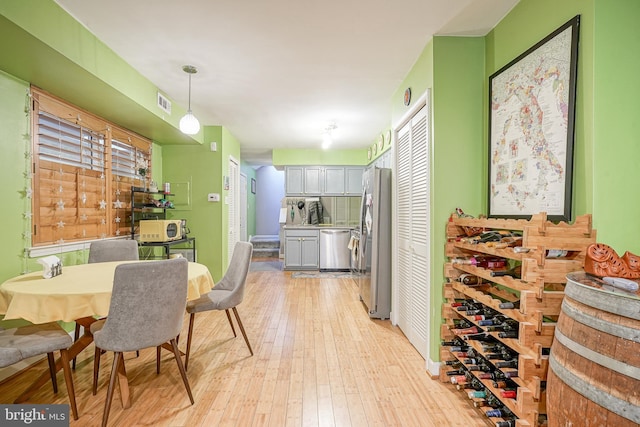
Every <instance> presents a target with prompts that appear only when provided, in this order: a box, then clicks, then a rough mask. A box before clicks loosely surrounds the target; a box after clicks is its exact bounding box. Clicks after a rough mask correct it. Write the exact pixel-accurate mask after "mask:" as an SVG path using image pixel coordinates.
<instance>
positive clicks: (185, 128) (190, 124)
mask: <svg viewBox="0 0 640 427" xmlns="http://www.w3.org/2000/svg"><path fill="white" fill-rule="evenodd" d="M182 71H184V72H185V73H187V74H189V107H188V109H187V114H185V115H184V116H183V117H182V118H181V119H180V131H181V132H182V133H185V134H187V135H195V134H196V133H198V132H199V131H200V122H199V121H198V119H196V116H194V115H193V113H192V112H191V75H192V74H195V73H197V72H198V70H197V69H196V67H194V66H193V65H185V66H183V67H182Z"/></svg>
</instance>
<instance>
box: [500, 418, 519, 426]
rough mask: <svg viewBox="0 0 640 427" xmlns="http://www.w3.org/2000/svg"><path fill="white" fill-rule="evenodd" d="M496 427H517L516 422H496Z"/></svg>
mask: <svg viewBox="0 0 640 427" xmlns="http://www.w3.org/2000/svg"><path fill="white" fill-rule="evenodd" d="M496 427H516V420H513V419H512V420H504V421H498V422H496Z"/></svg>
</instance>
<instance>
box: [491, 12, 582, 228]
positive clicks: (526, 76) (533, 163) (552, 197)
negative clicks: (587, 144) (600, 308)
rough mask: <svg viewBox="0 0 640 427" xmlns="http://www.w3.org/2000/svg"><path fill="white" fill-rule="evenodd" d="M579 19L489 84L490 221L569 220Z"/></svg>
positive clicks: (533, 47) (525, 54)
mask: <svg viewBox="0 0 640 427" xmlns="http://www.w3.org/2000/svg"><path fill="white" fill-rule="evenodd" d="M579 28H580V15H577V16H575V17H573V18H572V19H571V20H569V21H568V22H566V23H565V24H563V25H562V26H561V27H559V28H558V29H557V30H555V31H553V32H552V33H551V34H549V35H548V36H546V37H545V38H544V39H542V40H540V41H539V42H538V43H536V44H535V45H534V46H532V47H531V48H529V49H528V50H527V51H526V52H524V53H522V54H521V55H520V56H518V57H517V58H515V59H514V60H513V61H511V62H510V63H508V64H507V65H505V66H504V67H502V68H501V69H500V70H498V71H496V72H495V73H494V74H492V75H491V76H490V77H489V141H488V146H489V153H488V163H489V167H488V170H489V177H488V178H489V180H488V216H489V217H490V218H515V219H520V218H525V219H529V218H530V217H531V216H532V215H533V214H537V213H539V212H546V213H547V218H548V219H549V220H551V221H570V220H571V206H572V190H573V145H574V137H575V106H576V102H575V100H576V81H577V70H578V38H579Z"/></svg>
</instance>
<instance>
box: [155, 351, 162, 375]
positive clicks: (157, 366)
mask: <svg viewBox="0 0 640 427" xmlns="http://www.w3.org/2000/svg"><path fill="white" fill-rule="evenodd" d="M161 349H162V346H161V345H159V346H157V347H156V374H160V350H161Z"/></svg>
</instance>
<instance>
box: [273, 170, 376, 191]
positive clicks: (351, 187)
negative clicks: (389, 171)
mask: <svg viewBox="0 0 640 427" xmlns="http://www.w3.org/2000/svg"><path fill="white" fill-rule="evenodd" d="M363 170H364V168H362V167H361V166H287V167H286V168H285V175H286V178H285V181H286V188H285V192H286V194H287V196H360V195H362V172H363Z"/></svg>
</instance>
